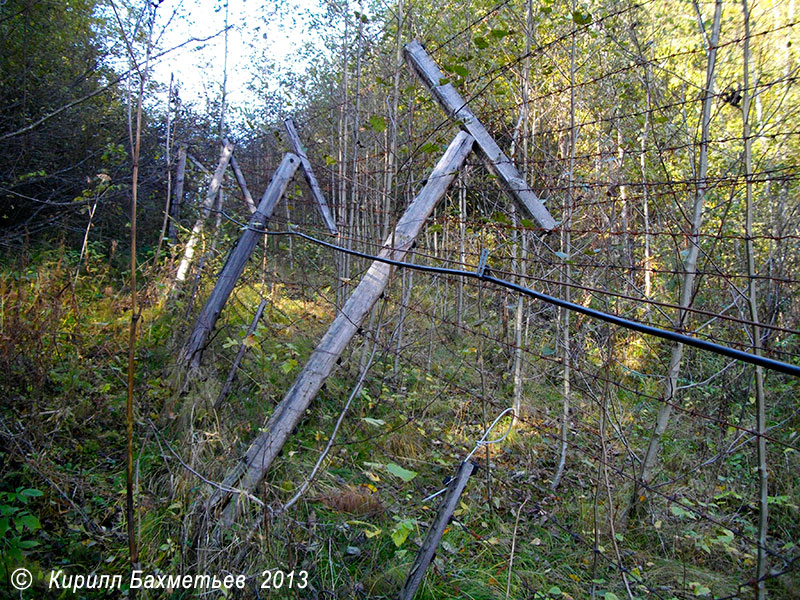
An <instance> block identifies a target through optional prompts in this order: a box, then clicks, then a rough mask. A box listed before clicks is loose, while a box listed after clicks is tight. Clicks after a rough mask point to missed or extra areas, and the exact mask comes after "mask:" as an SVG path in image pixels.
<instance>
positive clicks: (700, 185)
mask: <svg viewBox="0 0 800 600" xmlns="http://www.w3.org/2000/svg"><path fill="white" fill-rule="evenodd" d="M721 23H722V0H716V1H715V3H714V21H713V25H712V30H711V37H710V39H709V47H708V49H707V56H708V61H707V65H706V85H705V90H704V96H703V114H702V123H701V132H700V155H699V158H698V173H697V190H696V193H695V198H694V207H693V210H692V222H691V227H692V231H691V235H690V236H689V247H688V249H687V250H688V253H687V256H686V259H685V262H684V276H683V282H682V287H681V297H680V309H679V314H678V322H677V330H678V331H681V332H682V331H685V328H686V325H687V318H688V314H689V313H688V310H687V309H688V308H689V307H690V306H691V304H692V299H693V297H694V281H695V277H696V275H697V257H698V255H699V254H700V228H701V226H702V223H703V207H704V205H705V198H706V189H707V185H708V183H707V177H708V143H709V139H710V128H711V108H712V104H713V102H714V83H715V78H716V59H717V44H718V43H719V35H720V28H721ZM682 360H683V344H679V343H678V344H675V345H674V346H673V347H672V353H671V356H670V361H669V367H668V369H667V374H666V378H665V386H664V394H663V398H664V399H663V405H662V406H661V408H660V409H659V411H658V416H657V417H656V423H655V427H654V428H653V433H652V435H651V436H650V443H649V445H648V447H647V452H646V454H645V457H644V460H643V461H642V467H641V471H640V475H639V479H638V480H637V481H636V482H635V484H634V491H633V496H632V498H631V501H630V511H631V512H630V513H629V514H630V516H631V517H633V518H635V517H636V515H637V513H638V511H639V507H640V506H641V505H642V502H643V500H644V495H643V494H642V486H646V485H648V484H649V483H650V481H651V479H652V476H653V470H654V468H655V465H656V460H657V459H658V455H659V452H660V449H661V438H662V436H663V435H664V432H665V431H666V430H667V427H668V426H669V420H670V416H671V414H672V404H673V403H674V401H675V390H676V388H677V385H678V376H679V374H680V370H681V361H682ZM627 516H628V513H626V514H625V516H624V517H623V519H622V523H623V524H625V523H626V522H627Z"/></svg>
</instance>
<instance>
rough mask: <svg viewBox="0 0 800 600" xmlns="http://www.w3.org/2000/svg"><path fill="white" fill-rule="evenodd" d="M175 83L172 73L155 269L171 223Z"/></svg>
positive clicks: (168, 94) (168, 98)
mask: <svg viewBox="0 0 800 600" xmlns="http://www.w3.org/2000/svg"><path fill="white" fill-rule="evenodd" d="M173 82H174V75H173V74H172V73H170V76H169V88H168V91H167V127H166V130H167V133H166V137H167V139H166V141H165V142H164V162H165V163H166V167H167V168H166V171H167V194H166V196H167V199H166V202H165V205H164V220H163V222H162V223H161V233H160V234H159V235H158V245H157V246H156V253H155V255H154V257H153V268H156V267H157V266H158V257H159V255H160V254H161V245H162V244H163V243H164V236H165V235H166V233H167V223H168V222H169V213H170V203H171V202H172V162H171V160H170V149H171V148H170V146H171V145H172V138H171V135H170V134H171V133H172V130H171V127H172V125H171V124H170V115H171V114H172V112H171V111H170V102H171V100H172V84H173Z"/></svg>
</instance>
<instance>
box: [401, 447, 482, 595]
mask: <svg viewBox="0 0 800 600" xmlns="http://www.w3.org/2000/svg"><path fill="white" fill-rule="evenodd" d="M477 466H478V465H476V464H475V463H474V462H472V461H471V460H465V461H464V462H463V463H461V466H460V467H459V468H458V472H456V476H455V477H453V479H451V480H450V483H449V484H448V485H447V492H446V493H445V496H444V500H443V501H442V504H441V506H439V512H437V513H436V518H435V519H434V520H433V524H432V525H431V527H430V529H428V533H427V535H426V536H425V541H424V542H422V547H421V548H420V549H419V552H418V553H417V558H416V559H414V564H413V565H412V566H411V570H410V571H409V572H408V577H407V578H406V582H405V584H404V585H403V589H402V590H401V591H400V596H398V600H411V599H412V598H413V597H414V594H415V593H416V592H417V588H418V587H419V585H420V584H421V583H422V578H423V577H425V571H426V570H427V568H428V565H430V564H431V561H433V556H434V554H436V548H437V547H438V546H439V541H440V540H441V539H442V536H443V535H444V530H445V528H446V527H447V524H448V523H449V522H450V517H452V516H453V512H454V511H455V510H456V508H457V507H458V501H459V499H460V498H461V494H462V493H463V492H464V488H465V487H466V486H467V481H468V480H469V476H470V475H472V472H473V471H474V470H475V468H476V467H477Z"/></svg>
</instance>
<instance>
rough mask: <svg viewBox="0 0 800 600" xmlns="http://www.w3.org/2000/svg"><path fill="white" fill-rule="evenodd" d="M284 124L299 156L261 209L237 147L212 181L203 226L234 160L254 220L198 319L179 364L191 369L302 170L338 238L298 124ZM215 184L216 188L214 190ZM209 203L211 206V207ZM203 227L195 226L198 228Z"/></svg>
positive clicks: (280, 171) (272, 185) (288, 159)
mask: <svg viewBox="0 0 800 600" xmlns="http://www.w3.org/2000/svg"><path fill="white" fill-rule="evenodd" d="M284 125H285V126H286V131H287V132H288V134H289V139H290V141H291V142H292V147H293V149H294V151H295V153H294V154H292V153H291V152H287V153H286V154H285V155H284V157H283V161H282V162H281V164H280V166H279V167H278V168H277V170H276V171H275V173H274V174H273V175H272V180H271V181H270V182H269V186H268V187H267V190H266V191H265V192H264V195H263V196H262V198H261V201H260V202H259V203H258V206H257V207H256V206H255V204H254V202H253V198H252V196H251V195H250V192H249V190H248V189H247V185H246V184H245V183H244V176H243V175H242V172H241V169H239V165H238V164H236V161H235V160H232V159H233V145H232V144H230V143H226V145H225V148H224V149H223V155H222V158H221V159H220V164H219V166H218V167H217V172H216V173H215V174H214V178H213V179H212V190H210V191H209V193H208V195H207V196H206V200H207V202H206V203H204V205H203V212H202V214H201V215H200V218H199V219H198V223H199V224H200V225H199V226H202V220H205V218H206V217H208V214H209V213H210V211H211V203H212V202H213V198H214V195H215V194H216V191H217V190H218V189H219V184H220V183H221V182H222V173H223V172H224V171H225V167H226V166H227V164H228V161H229V160H231V166H232V167H233V172H234V175H235V176H236V180H237V182H238V183H239V187H240V188H241V189H242V193H243V194H244V196H245V201H246V202H247V204H248V206H249V207H250V210H251V212H252V213H253V215H252V216H251V217H250V222H249V223H248V225H247V228H245V230H244V232H242V236H241V237H240V238H239V241H238V242H237V243H236V246H235V247H234V249H233V250H232V251H231V253H230V255H229V256H228V260H227V261H226V262H225V266H224V267H223V268H222V272H221V273H220V275H219V278H218V279H217V282H216V284H215V285H214V289H213V290H212V292H211V294H210V295H209V297H208V300H206V303H205V305H204V306H203V310H201V311H200V315H199V316H198V317H197V321H196V322H195V324H194V327H193V328H192V332H191V334H190V335H189V339H188V340H187V342H186V344H185V345H184V347H183V350H182V352H181V356H180V358H179V362H180V364H183V365H185V366H187V367H198V366H199V365H200V358H201V355H202V352H203V349H204V348H205V346H206V343H207V341H208V336H209V335H210V334H211V332H212V331H213V330H214V325H216V323H217V319H219V315H220V314H221V313H222V309H223V308H224V307H225V303H226V302H227V301H228V298H229V297H230V295H231V292H232V291H233V288H234V287H235V286H236V282H237V281H238V280H239V277H241V275H242V271H244V267H245V264H247V259H249V258H250V255H251V254H252V253H253V250H254V249H255V247H256V244H258V240H259V238H261V237H262V236H263V233H261V232H262V231H264V230H265V229H266V226H267V222H268V221H269V219H270V218H271V217H272V212H273V211H274V210H275V206H277V204H278V201H280V199H281V198H282V197H283V194H284V193H285V192H286V187H287V186H288V185H289V182H290V181H291V180H292V178H293V177H294V174H295V171H297V169H298V167H300V168H301V169H302V171H303V174H304V175H305V177H306V181H307V182H308V185H309V187H310V188H311V195H312V197H313V198H314V201H315V203H316V205H317V209H318V210H319V211H320V214H321V215H322V219H323V221H325V225H326V227H327V228H328V231H330V233H331V234H334V235H335V234H336V233H338V232H337V229H336V223H335V222H334V220H333V217H332V216H331V212H330V210H329V209H328V203H327V202H326V201H325V196H323V194H322V191H321V190H320V189H319V184H317V178H316V177H315V176H314V171H313V169H312V168H311V163H310V162H309V160H308V157H307V156H306V153H305V151H304V150H303V146H302V144H301V143H300V136H298V135H297V130H296V128H295V125H294V121H292V119H286V121H284ZM215 184H216V187H214V185H215ZM209 199H210V200H209ZM206 204H208V206H207V207H206ZM199 226H198V225H195V228H198V227H199ZM192 239H194V238H192ZM190 242H191V239H190ZM179 273H180V271H179Z"/></svg>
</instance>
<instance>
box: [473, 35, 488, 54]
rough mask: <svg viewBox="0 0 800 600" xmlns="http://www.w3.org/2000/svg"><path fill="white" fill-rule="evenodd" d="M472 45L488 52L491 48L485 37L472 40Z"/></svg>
mask: <svg viewBox="0 0 800 600" xmlns="http://www.w3.org/2000/svg"><path fill="white" fill-rule="evenodd" d="M472 43H473V44H475V45H476V46H477V47H478V48H480V49H481V50H486V48H488V47H489V42H487V41H486V38H485V37H483V36H480V35H479V36H477V37H475V38H473V39H472Z"/></svg>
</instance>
